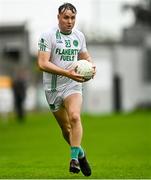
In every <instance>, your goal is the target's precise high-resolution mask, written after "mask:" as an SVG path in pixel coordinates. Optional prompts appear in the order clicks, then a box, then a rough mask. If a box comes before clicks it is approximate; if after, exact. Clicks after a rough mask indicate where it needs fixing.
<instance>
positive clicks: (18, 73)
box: [0, 0, 151, 117]
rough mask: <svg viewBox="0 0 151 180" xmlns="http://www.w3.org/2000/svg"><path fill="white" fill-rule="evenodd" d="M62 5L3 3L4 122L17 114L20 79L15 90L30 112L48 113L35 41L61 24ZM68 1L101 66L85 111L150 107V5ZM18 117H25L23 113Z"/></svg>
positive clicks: (22, 0)
mask: <svg viewBox="0 0 151 180" xmlns="http://www.w3.org/2000/svg"><path fill="white" fill-rule="evenodd" d="M63 2H64V1H62V0H60V1H56V0H45V1H40V0H30V1H29V0H0V114H1V115H2V116H3V117H4V116H6V114H8V113H9V112H12V111H14V108H15V107H14V106H15V105H14V97H15V94H17V93H14V92H16V91H15V90H14V87H16V86H14V85H13V84H14V83H13V82H14V81H15V82H16V81H17V80H18V79H20V80H19V81H22V82H23V81H24V83H23V84H21V83H20V85H18V86H19V87H17V88H18V89H21V92H23V91H25V92H24V93H22V95H21V96H23V98H21V99H22V101H24V104H23V107H25V109H26V110H27V111H31V110H37V109H38V110H39V109H40V110H43V109H47V108H48V106H47V103H46V100H45V97H44V92H43V88H42V73H41V72H40V71H39V70H38V68H37V42H38V38H39V36H40V34H41V32H43V31H45V30H46V29H48V28H49V27H51V26H55V25H56V24H57V13H58V12H57V10H58V6H60V5H61V4H62V3H63ZM69 2H71V3H73V4H74V5H75V6H76V8H77V11H78V14H77V23H76V27H78V28H79V29H81V30H82V31H83V32H84V33H85V35H86V39H87V46H88V50H89V51H90V53H91V55H92V57H93V60H94V62H95V64H96V66H97V75H96V77H95V79H94V80H91V81H90V82H89V83H86V84H85V93H84V96H86V97H85V98H84V99H85V100H84V106H83V111H84V112H89V113H111V112H121V111H122V112H129V111H133V110H135V109H137V108H149V107H150V106H151V70H150V69H151V60H150V58H151V33H150V29H151V23H150V22H151V1H150V0H143V1H141V0H83V1H78V0H69ZM20 86H21V88H20ZM17 91H19V90H17ZM18 96H19V95H18ZM18 101H19V100H18ZM16 104H17V102H16ZM18 111H21V110H20V109H19V110H18ZM20 113H21V116H22V113H23V112H20Z"/></svg>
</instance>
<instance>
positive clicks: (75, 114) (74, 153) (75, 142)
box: [64, 93, 83, 173]
mask: <svg viewBox="0 0 151 180" xmlns="http://www.w3.org/2000/svg"><path fill="white" fill-rule="evenodd" d="M64 106H65V108H66V110H67V114H68V117H69V122H70V125H71V136H70V145H71V161H70V169H69V170H70V172H73V173H79V171H80V165H79V161H78V156H79V151H80V144H81V140H82V133H83V129H82V124H81V118H80V113H81V106H82V96H81V94H79V93H75V94H72V95H70V96H68V97H67V98H66V99H65V100H64Z"/></svg>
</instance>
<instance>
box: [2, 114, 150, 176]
mask: <svg viewBox="0 0 151 180" xmlns="http://www.w3.org/2000/svg"><path fill="white" fill-rule="evenodd" d="M1 120H2V119H0V178H3V179H4V178H16V179H18V178H21V179H25V178H36V179H47V178H55V179H59V178H64V179H65V178H68V179H71V178H73V179H75V178H76V179H81V178H85V177H84V176H83V175H82V174H81V173H80V174H78V175H72V174H70V173H69V172H68V169H69V167H68V166H69V161H70V148H69V147H68V145H67V144H66V143H65V141H64V140H63V138H62V135H61V131H60V129H59V127H58V125H57V123H56V121H55V119H54V118H53V117H52V116H51V114H50V113H49V112H45V113H44V112H41V113H40V112H37V113H29V114H28V115H27V119H26V122H25V123H23V124H21V123H20V124H19V123H17V121H16V120H15V118H14V115H12V116H10V117H9V122H8V123H7V124H4V123H3V121H1ZM150 120H151V112H149V111H148V112H134V113H130V114H113V115H105V116H99V115H95V116H94V115H88V114H83V115H82V122H83V128H84V136H83V143H82V145H83V147H84V149H85V150H86V153H87V156H88V159H89V161H90V163H91V165H92V170H93V174H92V176H91V177H90V178H92V179H94V178H101V179H108V178H110V179H112V178H116V179H118V178H124V179H125V178H126V179H133V178H135V179H136V178H138V179H145V178H151V171H150V169H151V144H150V139H151V122H150Z"/></svg>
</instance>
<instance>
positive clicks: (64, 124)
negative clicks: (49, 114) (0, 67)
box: [53, 107, 71, 145]
mask: <svg viewBox="0 0 151 180" xmlns="http://www.w3.org/2000/svg"><path fill="white" fill-rule="evenodd" d="M53 115H54V116H55V118H56V120H57V122H58V124H59V126H60V128H61V130H62V134H63V137H64V139H65V140H66V141H67V143H68V144H69V145H70V136H71V125H70V122H69V117H68V114H67V111H66V109H65V108H64V107H61V108H60V109H59V110H58V111H57V112H53Z"/></svg>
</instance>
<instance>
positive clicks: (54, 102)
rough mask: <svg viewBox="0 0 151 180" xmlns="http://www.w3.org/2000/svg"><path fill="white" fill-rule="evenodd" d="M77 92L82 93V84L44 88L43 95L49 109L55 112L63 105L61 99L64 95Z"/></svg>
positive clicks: (62, 99)
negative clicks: (50, 88)
mask: <svg viewBox="0 0 151 180" xmlns="http://www.w3.org/2000/svg"><path fill="white" fill-rule="evenodd" d="M75 93H79V94H82V86H81V84H79V85H77V84H76V85H74V86H72V87H71V86H66V87H65V88H63V89H62V90H56V91H51V90H45V95H46V99H47V102H48V104H49V107H50V110H51V111H52V112H56V111H58V110H59V109H60V107H61V106H62V105H63V101H64V99H65V98H66V97H68V96H69V95H71V94H75Z"/></svg>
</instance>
